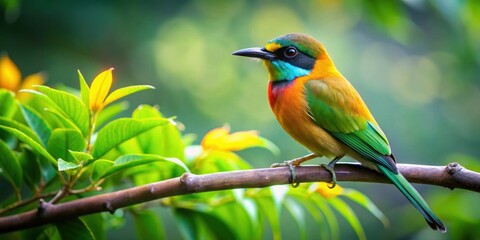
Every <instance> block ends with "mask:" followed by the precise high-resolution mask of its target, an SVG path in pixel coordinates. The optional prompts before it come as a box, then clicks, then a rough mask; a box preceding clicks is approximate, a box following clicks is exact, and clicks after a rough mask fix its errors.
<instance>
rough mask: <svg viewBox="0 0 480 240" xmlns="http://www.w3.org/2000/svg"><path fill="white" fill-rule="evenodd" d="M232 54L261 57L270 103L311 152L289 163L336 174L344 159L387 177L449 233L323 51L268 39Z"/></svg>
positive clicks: (303, 40) (300, 41)
mask: <svg viewBox="0 0 480 240" xmlns="http://www.w3.org/2000/svg"><path fill="white" fill-rule="evenodd" d="M233 55H238V56H245V57H253V58H259V59H262V60H263V62H264V64H265V66H266V68H267V70H268V73H269V78H270V81H269V84H268V100H269V102H270V107H271V108H272V111H273V113H274V114H275V117H276V118H277V120H278V122H279V123H280V125H281V126H282V127H283V129H284V130H285V131H286V132H287V133H289V134H290V135H291V136H292V137H293V138H294V139H295V140H297V141H298V142H299V143H300V144H302V145H303V146H305V147H306V148H307V149H309V150H310V151H311V152H312V153H313V154H310V155H307V156H305V157H302V158H298V159H294V160H291V161H287V162H286V165H289V166H290V167H291V171H292V178H294V171H293V166H298V165H299V164H301V163H302V162H304V161H307V160H310V159H312V158H314V157H317V156H318V157H321V156H325V157H328V158H333V160H332V161H331V162H330V163H329V164H328V165H327V166H325V167H326V168H327V170H329V171H330V172H331V173H332V176H333V179H332V180H333V183H334V184H335V181H336V178H335V174H334V172H333V167H334V165H335V163H336V162H337V161H338V160H339V159H340V158H342V157H343V156H345V155H348V156H350V157H352V158H354V159H356V160H358V161H359V162H360V163H362V165H364V166H366V167H368V168H370V169H373V170H376V171H378V172H380V173H382V174H384V175H385V176H386V177H387V178H388V179H390V180H391V181H392V182H393V184H394V185H395V186H396V187H397V188H398V189H399V190H400V191H401V192H402V193H403V194H404V195H405V197H406V198H407V199H408V200H409V201H410V202H411V203H412V204H413V206H415V208H416V209H418V211H419V212H420V213H421V214H422V215H423V216H424V217H425V220H426V221H427V223H428V224H429V225H430V227H431V228H432V229H434V230H439V231H442V232H446V228H445V226H444V225H443V223H442V222H441V221H440V219H439V218H438V217H437V216H435V214H433V212H432V211H431V210H430V208H429V207H428V205H427V203H426V202H425V200H423V198H422V197H421V196H420V194H419V193H418V192H417V191H416V190H415V188H414V187H413V186H412V185H411V184H410V183H409V182H408V181H407V180H406V179H405V178H404V177H403V176H402V174H401V173H400V172H399V171H398V169H397V166H396V161H395V157H394V156H393V155H392V152H391V149H390V145H389V143H388V140H387V137H386V136H385V134H384V133H383V131H382V130H381V129H380V126H379V125H378V123H377V122H376V121H375V119H374V118H373V116H372V114H371V113H370V111H369V110H368V107H367V105H366V104H365V103H364V102H363V100H362V98H361V97H360V95H359V94H358V92H357V91H356V90H355V88H354V87H353V86H352V85H351V84H350V82H349V81H348V80H347V79H346V78H345V77H344V76H343V75H342V74H341V73H340V72H339V71H338V70H337V68H336V67H335V65H334V63H333V61H332V59H331V58H330V56H329V55H328V54H327V51H326V50H325V47H324V46H323V45H322V44H321V43H320V42H318V41H317V40H315V39H314V38H312V37H311V36H308V35H305V34H288V35H284V36H280V37H278V38H275V39H273V40H270V41H269V42H268V43H267V44H266V45H265V47H264V48H247V49H243V50H239V51H236V52H234V53H233Z"/></svg>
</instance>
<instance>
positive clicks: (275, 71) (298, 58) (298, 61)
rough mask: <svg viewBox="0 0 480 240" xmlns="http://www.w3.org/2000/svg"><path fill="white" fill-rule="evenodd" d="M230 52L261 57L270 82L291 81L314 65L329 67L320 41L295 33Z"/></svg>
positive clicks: (307, 72) (307, 73) (310, 71)
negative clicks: (262, 45) (258, 45)
mask: <svg viewBox="0 0 480 240" xmlns="http://www.w3.org/2000/svg"><path fill="white" fill-rule="evenodd" d="M233 55H238V56H244V57H254V58H260V59H262V60H264V61H263V62H264V63H265V66H266V67H267V69H268V73H269V76H270V81H292V80H294V79H296V78H298V77H302V76H306V75H309V74H311V73H312V72H314V71H317V69H318V68H323V67H330V65H331V66H333V63H332V61H331V59H330V57H329V56H328V54H327V52H326V51H325V47H324V46H323V45H322V43H320V42H319V41H317V40H316V39H314V38H313V37H311V36H309V35H306V34H298V33H296V34H287V35H283V36H280V37H277V38H275V39H272V40H270V41H269V42H267V44H266V45H265V47H263V48H246V49H242V50H238V51H236V52H234V53H233ZM319 63H321V64H319ZM318 70H321V69H318Z"/></svg>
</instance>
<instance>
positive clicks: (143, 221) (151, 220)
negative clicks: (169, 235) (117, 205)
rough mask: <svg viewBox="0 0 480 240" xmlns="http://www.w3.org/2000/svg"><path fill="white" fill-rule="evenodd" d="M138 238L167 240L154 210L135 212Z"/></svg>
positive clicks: (134, 218)
mask: <svg viewBox="0 0 480 240" xmlns="http://www.w3.org/2000/svg"><path fill="white" fill-rule="evenodd" d="M133 221H134V222H135V231H136V233H137V234H136V237H137V238H138V239H158V240H161V239H165V232H164V230H163V224H162V221H161V220H160V217H159V216H158V214H157V213H155V212H154V211H152V210H143V211H135V212H134V213H133Z"/></svg>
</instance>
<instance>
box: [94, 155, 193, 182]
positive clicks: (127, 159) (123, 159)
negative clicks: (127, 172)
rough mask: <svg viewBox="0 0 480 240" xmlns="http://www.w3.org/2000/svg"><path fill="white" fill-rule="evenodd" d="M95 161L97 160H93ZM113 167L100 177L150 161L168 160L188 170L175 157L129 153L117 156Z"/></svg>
mask: <svg viewBox="0 0 480 240" xmlns="http://www.w3.org/2000/svg"><path fill="white" fill-rule="evenodd" d="M95 162H97V161H95ZM114 162H115V164H114V166H113V167H111V168H110V169H109V170H108V171H107V172H106V173H105V174H103V175H102V176H101V177H100V178H106V177H108V176H110V175H112V174H114V173H117V172H119V171H122V170H124V169H127V168H132V167H135V166H139V165H143V164H147V163H152V162H170V163H174V164H176V165H178V166H180V167H182V168H183V169H184V170H185V171H186V172H189V170H188V167H187V166H185V164H184V163H183V162H182V161H180V160H178V159H176V158H165V157H161V156H158V155H153V154H131V155H123V156H120V157H119V158H117V159H116V160H115V161H114Z"/></svg>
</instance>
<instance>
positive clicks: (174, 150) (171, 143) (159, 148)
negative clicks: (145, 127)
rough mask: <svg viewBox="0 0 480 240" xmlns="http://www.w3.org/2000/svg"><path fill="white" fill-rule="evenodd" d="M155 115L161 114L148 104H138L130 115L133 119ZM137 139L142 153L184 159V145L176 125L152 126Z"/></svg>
mask: <svg viewBox="0 0 480 240" xmlns="http://www.w3.org/2000/svg"><path fill="white" fill-rule="evenodd" d="M157 117H161V118H162V117H163V116H162V114H161V113H160V112H159V111H158V110H157V109H156V108H155V107H152V106H149V105H140V106H138V107H137V109H135V111H134V112H133V115H132V118H134V119H148V118H157ZM137 139H138V142H139V144H140V147H141V148H142V151H143V152H144V153H151V154H158V155H161V156H164V157H176V158H179V159H181V160H183V159H185V145H184V142H183V140H182V136H181V134H180V131H179V130H178V128H177V126H176V125H173V124H169V125H164V126H160V127H157V128H154V129H152V130H150V131H148V132H145V133H143V134H141V135H139V136H138V137H137Z"/></svg>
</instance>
